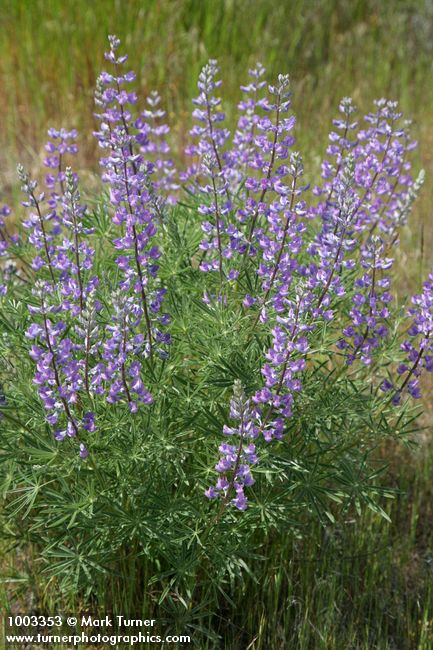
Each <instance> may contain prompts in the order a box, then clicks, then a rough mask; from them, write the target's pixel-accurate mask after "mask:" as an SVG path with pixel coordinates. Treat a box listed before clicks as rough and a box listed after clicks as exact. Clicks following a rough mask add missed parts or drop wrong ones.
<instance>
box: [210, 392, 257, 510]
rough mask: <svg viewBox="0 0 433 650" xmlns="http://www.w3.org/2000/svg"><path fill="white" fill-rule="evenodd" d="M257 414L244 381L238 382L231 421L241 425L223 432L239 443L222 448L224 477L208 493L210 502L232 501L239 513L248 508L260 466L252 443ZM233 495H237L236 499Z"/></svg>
mask: <svg viewBox="0 0 433 650" xmlns="http://www.w3.org/2000/svg"><path fill="white" fill-rule="evenodd" d="M254 415H255V414H254V411H253V409H252V407H251V401H250V400H249V399H248V398H247V397H246V395H245V393H244V391H243V388H242V384H241V382H240V381H239V380H236V381H235V383H234V386H233V397H232V399H231V401H230V418H231V419H232V420H233V421H235V422H237V424H236V426H233V427H228V426H224V428H223V433H224V434H225V435H226V436H229V437H230V438H233V439H234V440H235V441H236V442H235V444H228V443H225V442H224V443H223V444H221V445H220V447H219V452H220V459H219V461H218V463H217V464H216V465H215V470H216V471H217V472H218V474H219V475H220V476H219V478H218V480H217V482H216V485H215V486H214V487H210V488H208V489H207V490H206V491H205V496H206V497H207V498H208V499H217V498H222V499H223V502H224V503H225V504H227V503H228V502H229V500H230V503H231V504H232V505H233V506H235V508H237V509H238V510H245V509H246V508H247V505H248V499H247V497H246V496H245V492H244V490H245V488H246V487H249V486H251V485H253V484H254V479H253V477H252V474H251V467H252V466H253V465H255V464H256V463H258V457H257V455H256V446H255V444H254V443H252V442H251V440H255V438H257V436H258V427H257V426H256V425H255V424H254ZM233 492H234V493H235V495H236V496H234V497H233Z"/></svg>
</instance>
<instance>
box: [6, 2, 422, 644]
mask: <svg viewBox="0 0 433 650" xmlns="http://www.w3.org/2000/svg"><path fill="white" fill-rule="evenodd" d="M113 32H114V33H116V34H118V35H119V37H120V38H121V39H122V41H124V43H125V47H126V49H127V51H128V52H129V54H130V60H131V67H132V68H133V69H135V70H137V71H139V79H140V83H141V86H142V91H143V93H146V92H147V91H149V90H151V89H152V88H157V89H158V90H159V91H160V92H161V94H162V97H163V101H164V103H165V106H166V107H167V109H168V113H169V122H171V123H172V124H173V125H176V128H175V131H174V132H173V135H172V137H173V142H174V143H177V144H179V146H178V147H177V148H178V149H179V151H180V150H181V148H182V146H181V145H182V144H183V142H184V140H185V135H186V132H187V129H188V126H189V120H190V118H189V114H190V106H191V97H192V96H194V94H195V84H196V78H197V75H198V72H199V69H200V67H201V66H202V65H203V63H205V62H206V60H207V59H208V58H209V57H214V58H218V59H219V61H220V64H221V68H222V78H223V79H224V96H225V97H226V98H227V99H228V102H227V106H226V109H227V112H228V114H229V116H230V109H231V106H234V105H235V103H236V101H237V100H238V98H239V91H238V85H239V81H240V80H242V79H244V78H245V76H246V70H247V68H248V66H250V65H252V64H253V63H254V62H255V61H256V60H260V61H262V62H263V63H264V64H265V65H266V66H267V67H268V69H269V71H270V74H276V73H277V72H280V71H283V72H286V71H287V72H289V73H290V75H291V78H292V87H293V90H294V98H293V105H294V109H295V112H296V114H297V118H298V122H300V123H302V129H299V131H298V135H299V136H300V140H299V145H298V146H299V148H300V150H301V151H302V153H303V155H304V158H305V159H306V163H308V164H306V168H311V166H312V168H313V169H314V168H315V167H314V166H316V169H317V164H318V160H319V157H318V155H319V153H320V152H322V151H323V149H324V147H325V146H326V133H327V131H328V130H329V125H330V121H331V119H332V117H333V116H334V115H335V113H336V109H337V105H338V100H339V99H340V98H341V97H342V96H344V95H351V96H352V97H353V98H354V100H355V102H356V103H357V104H358V105H359V107H360V108H361V109H368V107H369V105H370V102H371V100H372V99H373V98H376V97H379V96H387V97H389V98H392V99H398V100H399V101H400V102H401V105H402V108H403V110H404V111H405V113H406V115H407V116H409V117H412V118H413V119H414V120H415V133H416V135H417V138H418V140H419V142H420V147H419V153H418V156H419V166H422V167H424V168H425V169H426V173H427V182H426V184H425V187H424V189H423V191H422V194H421V197H420V199H419V200H418V201H417V205H416V208H415V212H414V214H413V218H412V220H411V224H410V226H409V227H408V228H406V231H405V233H404V236H403V242H402V247H401V252H400V253H399V255H400V259H399V268H400V283H399V286H398V289H399V292H400V296H401V297H402V298H404V297H405V295H406V294H407V292H408V291H409V290H414V289H418V288H419V286H420V282H421V278H422V277H423V276H425V275H426V273H427V271H428V269H429V268H431V266H432V263H433V229H432V228H431V223H432V209H431V205H432V199H433V154H432V151H433V121H432V116H433V83H432V81H433V74H432V72H433V2H431V0H418V1H416V0H405V1H404V0H402V1H399V0H392V1H391V0H390V1H388V2H382V1H380V0H377V1H376V2H375V1H374V0H352V1H349V0H347V1H344V0H310V1H307V0H306V1H302V0H285V1H283V0H280V2H278V3H277V2H274V1H273V0H250V1H247V0H226V1H224V0H166V1H162V0H159V1H158V0H142V1H141V2H140V1H137V0H129V1H126V0H124V1H118V2H116V1H113V2H108V1H103V0H97V1H95V2H93V3H89V2H87V1H86V0H74V1H72V0H63V1H62V0H45V1H43V0H3V2H2V3H1V8H0V33H1V40H0V123H1V124H2V127H1V132H0V192H1V194H2V197H1V198H2V200H3V199H8V198H10V195H12V194H14V193H15V188H16V185H17V184H16V177H15V166H16V162H18V161H22V162H24V163H25V164H26V165H27V166H31V165H32V164H35V165H36V163H37V162H39V160H40V158H41V157H42V152H43V143H44V141H45V132H46V129H47V128H48V126H55V127H58V126H65V127H77V128H78V129H79V130H80V132H81V134H82V139H81V153H80V163H79V165H81V166H83V167H84V166H85V165H86V166H87V167H88V166H89V164H90V167H91V168H93V169H94V170H95V172H97V170H98V163H97V151H96V144H95V142H94V140H93V139H92V135H91V132H92V130H93V120H92V110H93V88H94V82H95V78H96V75H97V72H98V71H99V70H100V68H101V66H102V63H103V62H102V52H103V51H104V49H105V44H106V35H107V33H113ZM317 116H320V123H319V124H318V123H317ZM87 181H88V182H89V183H90V182H91V181H92V179H91V178H88V179H87ZM425 394H426V395H428V394H429V393H428V391H425ZM430 394H431V393H430ZM430 402H431V399H430V400H429V398H427V402H426V404H425V409H426V414H425V416H424V421H423V422H424V424H425V425H426V429H425V432H424V433H423V434H422V436H419V440H418V442H419V447H418V449H417V450H412V451H410V450H406V451H404V452H402V451H401V449H399V450H397V449H396V450H395V451H393V450H390V449H389V448H388V449H386V450H383V451H380V452H378V453H383V454H385V453H386V457H387V458H391V464H390V468H389V473H388V476H387V477H386V482H387V484H388V485H389V484H390V483H391V484H393V485H394V487H395V489H396V498H395V499H394V500H393V501H391V502H389V503H388V506H387V512H388V514H389V516H390V517H391V520H392V523H391V524H389V523H388V522H387V521H385V520H383V519H381V518H380V517H379V516H376V515H373V513H369V514H368V515H367V516H364V517H363V518H362V519H361V520H357V521H352V520H348V521H341V522H340V523H339V524H337V525H329V526H322V527H317V528H314V529H311V530H310V531H309V534H308V535H306V536H303V538H302V539H300V540H291V541H287V542H286V543H282V542H281V541H278V543H277V544H274V545H273V547H272V553H269V552H267V549H263V554H264V555H267V557H268V560H267V561H266V563H265V564H263V563H262V562H260V563H259V564H260V570H258V574H259V575H261V579H260V580H259V581H258V582H253V581H252V582H251V584H250V585H248V586H247V587H245V588H244V591H243V592H242V593H241V592H239V593H238V595H237V605H238V607H239V608H241V615H239V617H238V618H232V616H231V614H229V613H228V611H227V612H226V611H224V610H222V611H221V614H220V615H221V621H222V627H223V628H224V629H225V630H227V629H230V630H231V638H232V645H230V646H227V647H233V648H244V647H245V648H246V647H247V646H248V647H250V648H262V647H263V648H268V647H287V648H292V647H294V648H296V647H299V648H305V649H306V648H335V649H336V650H337V649H340V648H346V647H347V648H365V649H367V648H372V647H373V648H396V649H398V650H400V649H402V650H404V649H406V648H407V649H412V648H419V649H420V650H428V649H429V648H431V647H432V645H433V604H432V600H433V593H432V591H433V589H432V584H433V534H432V524H431V522H432V521H433V506H432V503H433V487H432V486H433V480H432V476H433V445H432V443H431V428H429V427H430V422H431V413H432V409H431V403H430ZM2 562H3V569H2V574H3V576H4V578H3V580H2V585H3V586H2V591H1V592H0V598H1V599H2V600H3V603H2V604H4V605H5V606H6V604H7V602H8V601H9V596H10V594H11V592H12V589H13V590H14V591H16V588H17V587H19V588H20V592H21V595H20V597H21V599H22V600H21V602H24V603H26V606H29V607H30V606H33V603H34V602H36V601H38V602H39V603H40V606H41V607H44V608H46V609H47V610H50V609H51V610H53V609H55V608H56V605H57V603H56V601H55V593H53V591H52V590H50V588H49V585H47V584H46V581H45V579H44V578H43V576H42V575H41V574H40V573H39V569H38V563H37V561H36V562H35V561H32V558H22V557H20V556H17V555H15V554H14V553H12V552H10V550H9V551H8V553H7V555H6V556H5V557H4V558H3V560H2ZM276 618H278V621H279V623H278V625H275V620H276ZM284 644H285V645H284Z"/></svg>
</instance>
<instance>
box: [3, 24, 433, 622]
mask: <svg viewBox="0 0 433 650" xmlns="http://www.w3.org/2000/svg"><path fill="white" fill-rule="evenodd" d="M109 45H110V48H109V51H108V52H107V54H106V59H107V61H108V63H109V64H110V70H109V71H107V72H103V73H101V75H100V77H99V79H98V82H97V89H96V105H97V118H98V120H99V128H98V131H97V132H96V134H95V136H96V138H97V141H98V144H99V145H100V148H101V151H102V159H101V166H102V181H103V183H101V189H100V192H99V193H96V195H86V194H85V189H84V188H83V187H82V186H81V184H80V187H81V190H79V185H78V177H77V176H76V174H74V173H73V171H72V170H71V169H69V167H68V166H69V165H70V164H71V163H72V159H71V154H74V153H75V151H76V146H77V145H76V142H75V141H76V140H77V141H79V135H78V134H76V133H75V132H74V131H67V130H62V129H60V130H51V131H50V134H49V135H50V143H49V144H48V145H47V150H48V157H47V160H46V165H48V168H49V174H48V176H47V177H46V179H45V187H46V191H44V190H43V189H41V187H43V185H44V183H40V184H38V183H37V182H36V180H33V179H32V178H30V176H29V175H28V174H27V173H26V172H25V171H24V169H23V168H22V167H19V177H20V181H21V184H22V187H23V190H24V193H25V195H26V200H25V202H24V206H25V208H26V210H25V211H26V213H27V214H26V215H25V217H24V220H23V221H22V223H21V225H20V224H19V223H17V225H16V230H14V228H12V226H10V225H9V224H8V223H7V222H8V219H9V217H8V214H9V210H8V209H3V210H2V213H1V218H0V273H1V278H0V301H1V311H0V323H1V328H2V335H1V336H0V385H1V387H2V390H3V393H2V396H3V397H2V399H1V402H0V409H1V413H2V416H3V417H2V419H1V427H2V436H1V442H0V445H1V448H0V454H1V458H2V463H1V464H0V472H1V477H2V486H3V492H2V493H3V494H4V495H5V498H4V508H3V509H2V511H1V515H0V516H1V517H2V518H3V519H4V523H5V527H4V528H5V530H6V529H7V530H8V531H10V535H12V536H13V537H14V538H15V539H16V540H17V541H18V542H19V543H20V544H24V543H27V542H31V543H33V544H36V545H37V547H38V552H39V554H40V557H41V558H42V559H43V561H44V562H45V563H46V570H47V572H48V574H49V575H51V576H55V577H56V580H57V583H56V584H59V585H60V587H61V590H62V591H63V592H64V593H66V594H76V593H77V591H78V592H79V593H80V594H83V597H84V596H85V595H86V594H87V595H89V594H90V592H91V591H92V590H94V589H95V584H98V585H101V590H100V591H99V592H98V598H99V599H100V600H101V601H102V600H104V599H105V598H106V600H105V601H104V602H108V603H110V597H109V596H107V591H106V590H105V587H106V585H107V583H106V581H105V578H104V576H105V575H106V572H107V568H108V567H114V573H115V575H116V576H120V575H121V573H122V571H121V567H123V569H122V570H124V568H125V567H127V571H128V575H135V576H136V577H137V581H139V586H140V589H138V591H139V593H140V599H141V594H142V589H141V587H142V586H143V585H144V587H145V589H144V591H145V592H146V593H148V592H149V593H151V594H152V598H154V594H155V593H156V591H158V590H159V591H160V593H159V596H158V598H157V599H156V600H159V602H160V603H162V606H165V603H167V607H168V608H170V607H173V609H172V610H170V612H171V614H170V616H171V615H172V612H173V611H174V610H176V611H178V609H176V608H181V605H179V603H181V604H182V603H183V604H185V610H182V616H184V615H186V614H185V612H186V611H187V612H188V616H190V617H192V618H194V617H196V618H197V619H201V617H203V616H204V614H203V612H202V610H201V609H200V608H198V609H197V608H195V607H191V606H190V605H191V603H195V604H197V603H199V602H207V601H208V598H210V597H211V596H212V594H215V593H217V592H218V593H223V592H224V591H225V589H226V588H227V584H228V580H232V579H233V577H236V576H238V577H239V576H241V575H242V574H243V571H244V568H245V566H246V564H249V565H252V564H254V560H253V559H252V558H253V557H254V550H255V549H256V548H257V545H260V544H263V543H264V540H267V539H271V538H272V539H278V538H279V537H278V536H287V535H288V534H293V532H294V531H298V532H299V531H302V527H305V525H306V522H307V521H308V518H309V517H319V519H320V521H321V522H323V521H330V522H333V521H334V520H335V518H336V517H337V516H338V515H339V514H341V513H347V512H348V510H349V509H350V508H352V506H353V507H355V509H356V510H357V511H359V510H360V509H361V508H362V506H366V507H369V508H371V509H373V510H375V511H378V512H381V513H382V514H385V515H386V513H385V512H384V510H383V509H382V505H381V496H382V495H383V493H384V492H385V493H387V492H386V488H385V487H382V484H381V483H380V481H379V479H378V470H377V469H376V465H373V464H372V465H369V463H368V459H369V457H370V456H371V454H372V453H373V451H374V449H377V447H378V445H379V444H380V443H381V442H382V441H384V440H386V439H387V438H388V437H390V436H394V437H397V438H399V439H407V438H408V436H409V433H410V432H411V431H412V430H413V417H414V413H413V409H414V408H416V407H415V406H413V405H412V398H418V397H419V394H420V388H419V381H420V378H421V373H422V372H423V371H424V370H427V371H430V370H431V369H432V367H433V366H432V358H433V350H432V342H431V341H432V336H433V326H432V318H433V305H432V277H430V280H429V281H428V282H427V283H426V284H425V286H424V290H423V293H422V294H420V295H416V296H415V297H414V298H413V299H412V305H411V307H410V309H409V312H408V313H407V314H405V313H404V312H403V310H401V309H400V307H399V305H398V300H397V299H396V298H395V296H393V294H392V291H391V289H392V273H393V258H395V257H396V256H397V255H398V250H397V247H396V245H397V243H398V237H399V232H400V230H401V227H402V226H403V225H404V224H405V222H406V220H407V217H408V215H409V212H410V210H411V208H412V206H413V203H414V200H415V198H416V195H417V193H418V192H419V189H420V186H421V183H422V175H420V176H419V177H418V178H417V179H416V180H415V179H414V175H413V173H412V171H411V161H410V156H411V151H412V149H413V147H414V146H415V145H414V143H413V141H412V138H411V135H410V129H409V126H410V125H409V124H408V123H407V122H405V121H403V119H402V117H401V115H400V113H399V111H398V108H397V106H396V104H395V103H392V102H387V101H385V100H380V101H378V102H376V104H375V107H374V110H373V112H371V113H368V114H367V115H366V117H365V118H364V119H362V118H359V119H358V117H357V114H356V109H355V107H354V106H353V103H352V101H351V100H349V99H347V98H345V99H343V100H342V101H341V104H340V114H339V117H338V118H337V119H336V120H335V122H334V126H333V131H332V133H331V135H330V143H329V146H328V148H327V151H326V156H325V159H324V160H323V162H322V166H321V169H322V177H321V179H320V180H319V182H317V183H316V184H315V185H313V187H312V189H310V184H309V182H308V170H304V163H303V158H302V155H301V153H300V152H299V151H298V149H299V147H297V146H295V135H294V134H295V117H294V116H293V115H292V114H291V105H290V91H289V78H288V77H287V75H284V74H283V75H279V76H278V78H277V79H276V80H275V81H274V82H271V83H269V82H268V81H265V78H266V74H265V70H264V68H263V66H261V65H257V66H256V68H254V69H253V70H251V71H250V81H249V82H248V83H247V85H242V87H241V94H242V98H241V101H240V103H239V112H240V115H239V119H238V120H237V125H236V127H235V129H234V130H233V132H231V131H230V130H229V128H228V125H227V124H226V122H225V117H224V114H223V112H222V108H221V106H222V100H221V99H220V95H222V90H221V88H222V87H221V82H220V79H219V71H218V66H217V64H216V62H215V61H213V60H211V61H210V62H209V64H207V65H206V66H205V67H204V69H203V71H202V73H201V74H200V77H199V95H198V97H197V98H196V99H195V100H194V113H193V121H194V123H195V126H193V127H192V131H191V144H190V146H189V147H188V148H187V153H188V155H189V164H188V169H187V170H186V171H180V173H179V174H177V172H176V173H174V167H173V164H172V162H170V154H169V149H168V144H167V143H166V138H167V137H168V136H167V133H168V128H167V126H166V125H165V116H164V115H163V112H162V109H160V106H161V102H160V100H159V96H157V95H156V94H151V95H150V96H149V98H148V101H147V103H143V106H144V109H143V108H141V107H140V104H141V102H140V100H139V97H138V95H137V94H136V92H135V91H134V90H133V86H132V84H133V83H134V81H135V75H134V73H132V72H129V71H126V70H125V62H126V56H124V55H120V54H119V47H120V44H119V41H118V39H117V38H116V37H114V36H113V37H110V40H109ZM140 111H141V112H140ZM179 158H180V156H179ZM36 177H39V175H38V174H36ZM177 178H179V185H180V187H177V185H178V181H177ZM306 179H307V180H306ZM310 181H311V179H310ZM80 191H81V194H82V195H84V196H85V200H84V199H83V198H82V196H80ZM174 194H175V195H176V196H175V197H174V198H175V199H176V201H175V200H174V199H173V195H174ZM174 203H176V204H175V205H174ZM14 212H15V213H16V215H17V221H19V219H20V218H21V217H22V215H21V214H20V212H19V210H14ZM203 233H204V235H203ZM391 251H392V252H391ZM12 264H14V265H15V266H14V267H13V266H11V265H12ZM29 353H30V356H29ZM221 434H223V435H224V442H223V443H222V442H221ZM218 451H219V453H218ZM42 487H43V489H42ZM204 493H206V497H207V498H206V497H205V496H204ZM23 494H25V497H23V496H22V495H23ZM247 505H248V507H247ZM238 510H242V511H244V512H243V513H242V514H241V513H239V512H237V511H238ZM47 522H50V523H49V525H48V526H47ZM2 523H3V522H2ZM6 524H7V525H6ZM270 533H272V535H270ZM299 534H302V533H301V532H299ZM120 580H121V579H120V578H119V581H120ZM104 585H105V587H104ZM128 585H130V583H128ZM150 585H151V588H150ZM209 585H211V587H209ZM215 585H217V587H218V589H214V587H215ZM124 587H125V585H124V584H123V585H120V586H119V590H120V591H122V589H123V588H124ZM148 587H149V588H148ZM209 590H210V591H209ZM212 590H213V591H212ZM128 593H129V589H128ZM212 597H213V598H214V597H215V596H212ZM152 602H153V601H152ZM148 604H149V609H148V612H151V611H153V609H154V605H153V604H152V603H151V602H150V601H149V603H148ZM141 605H142V601H141V600H140V606H141ZM182 606H183V605H182ZM169 618H170V617H169ZM182 620H184V619H182ZM196 623H197V620H194V624H196ZM202 623H203V620H202V619H201V620H200V626H202Z"/></svg>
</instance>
